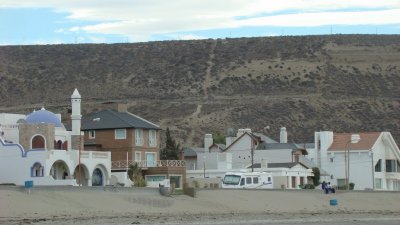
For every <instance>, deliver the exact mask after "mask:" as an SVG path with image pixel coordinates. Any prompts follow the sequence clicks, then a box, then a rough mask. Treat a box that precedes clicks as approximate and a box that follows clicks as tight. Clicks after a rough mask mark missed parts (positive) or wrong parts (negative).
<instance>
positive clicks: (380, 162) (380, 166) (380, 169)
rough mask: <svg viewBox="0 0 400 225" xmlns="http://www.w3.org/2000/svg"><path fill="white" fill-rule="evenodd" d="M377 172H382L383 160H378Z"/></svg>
mask: <svg viewBox="0 0 400 225" xmlns="http://www.w3.org/2000/svg"><path fill="white" fill-rule="evenodd" d="M375 172H382V160H378V162H377V163H376V165H375Z"/></svg>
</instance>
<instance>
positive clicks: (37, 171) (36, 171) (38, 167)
mask: <svg viewBox="0 0 400 225" xmlns="http://www.w3.org/2000/svg"><path fill="white" fill-rule="evenodd" d="M31 176H32V177H43V166H42V164H40V163H38V162H37V163H35V164H33V166H32V167H31Z"/></svg>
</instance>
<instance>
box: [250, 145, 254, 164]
mask: <svg viewBox="0 0 400 225" xmlns="http://www.w3.org/2000/svg"><path fill="white" fill-rule="evenodd" d="M250 151H251V172H254V143H253V140H251V150H250Z"/></svg>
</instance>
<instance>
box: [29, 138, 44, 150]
mask: <svg viewBox="0 0 400 225" xmlns="http://www.w3.org/2000/svg"><path fill="white" fill-rule="evenodd" d="M45 143H46V141H45V140H44V138H43V137H42V136H40V135H36V136H35V137H33V138H32V143H31V144H32V148H45V145H46V144H45Z"/></svg>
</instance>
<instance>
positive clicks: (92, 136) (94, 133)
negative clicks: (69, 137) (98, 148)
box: [89, 130, 96, 139]
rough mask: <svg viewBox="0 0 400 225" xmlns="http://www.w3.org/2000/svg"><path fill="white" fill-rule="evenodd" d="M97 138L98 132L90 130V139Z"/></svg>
mask: <svg viewBox="0 0 400 225" xmlns="http://www.w3.org/2000/svg"><path fill="white" fill-rule="evenodd" d="M95 138H96V132H95V131H94V130H89V139H95Z"/></svg>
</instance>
